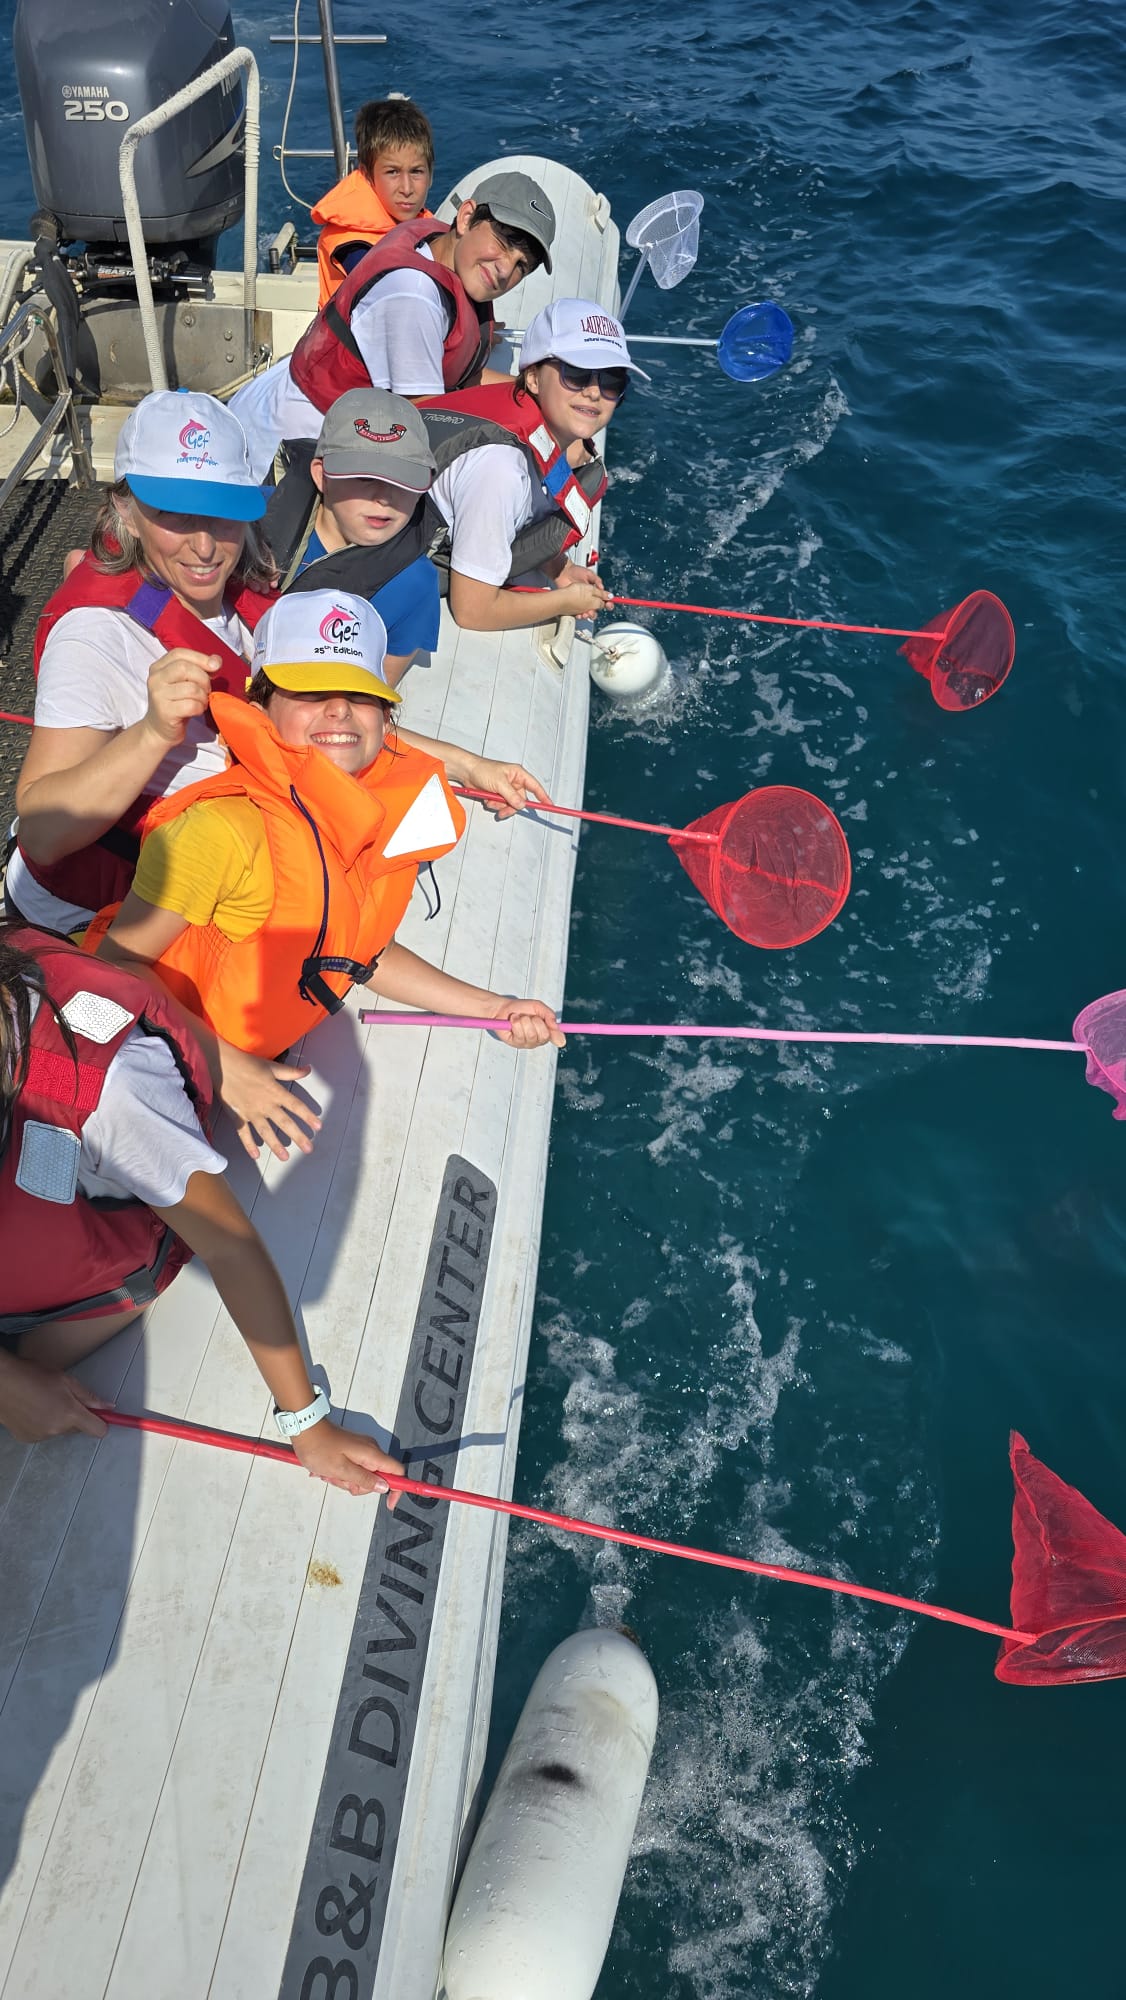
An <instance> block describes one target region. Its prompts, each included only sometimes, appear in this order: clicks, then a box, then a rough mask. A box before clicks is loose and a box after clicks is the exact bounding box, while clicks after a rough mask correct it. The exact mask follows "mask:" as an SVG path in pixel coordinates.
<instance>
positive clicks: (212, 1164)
mask: <svg viewBox="0 0 1126 2000" xmlns="http://www.w3.org/2000/svg"><path fill="white" fill-rule="evenodd" d="M39 1004H40V1002H39V995H38V994H37V993H36V994H33V995H32V1018H33V1019H34V1010H35V1009H36V1008H37V1007H38V1006H39ZM76 1042H77V1045H78V1049H79V1053H80V1054H81V1050H82V1037H81V1036H80V1035H79V1036H76ZM226 1167H227V1162H226V1160H225V1159H224V1158H223V1155H222V1154H221V1153H217V1152H216V1151H215V1148H214V1146H212V1145H211V1144H210V1142H209V1140H208V1138H207V1136H206V1134H205V1133H204V1130H203V1127H202V1125H201V1124H200V1122H199V1119H198V1117H197V1116H196V1112H195V1107H194V1105H193V1104H192V1101H191V1099H190V1097H189V1096H188V1093H187V1091H186V1089H185V1088H184V1079H183V1077H182V1076H181V1074H180V1071H179V1069H178V1067H177V1064H176V1058H175V1057H174V1055H173V1054H172V1051H171V1049H170V1048H169V1046H168V1044H167V1042H166V1041H165V1040H164V1038H163V1036H161V1035H150V1034H148V1033H147V1032H146V1031H145V1029H144V1028H140V1027H137V1028H134V1029H133V1031H132V1033H131V1034H130V1035H129V1036H127V1038H126V1040H125V1041H124V1042H123V1043H122V1045H121V1047H120V1048H119V1050H118V1052H117V1054H116V1055H115V1056H114V1058H113V1061H112V1062H111V1063H110V1066H109V1068H108V1070H107V1071H106V1077H105V1082H104V1083H103V1085H102V1094H101V1097H100V1099H99V1101H98V1105H97V1108H96V1109H95V1110H94V1111H92V1112H91V1113H90V1116H89V1118H88V1119H87V1120H86V1123H85V1125H84V1126H83V1128H82V1143H81V1151H80V1153H79V1156H78V1187H79V1190H80V1192H81V1193H82V1194H84V1195H87V1196H89V1197H90V1198H91V1199H101V1198H103V1197H104V1198H107V1199H110V1200H114V1201H121V1200H129V1199H131V1200H135V1201H144V1202H148V1203H149V1204H150V1206H152V1207H156V1208H172V1207H173V1206H174V1205H175V1203H176V1202H178V1201H182V1200H183V1198H184V1192H185V1190H186V1188H187V1185H188V1182H189V1180H190V1179H191V1176H192V1175H193V1174H196V1173H200V1174H222V1173H225V1172H226ZM59 1285H60V1290H61V1291H62V1292H63V1293H64V1295H65V1294H66V1293H67V1292H68V1291H69V1292H70V1293H71V1295H72V1296H73V1295H74V1294H75V1293H80V1292H81V1289H82V1287H81V1285H80V1284H79V1285H70V1284H68V1282H67V1278H66V1275H65V1273H60V1277H59Z"/></svg>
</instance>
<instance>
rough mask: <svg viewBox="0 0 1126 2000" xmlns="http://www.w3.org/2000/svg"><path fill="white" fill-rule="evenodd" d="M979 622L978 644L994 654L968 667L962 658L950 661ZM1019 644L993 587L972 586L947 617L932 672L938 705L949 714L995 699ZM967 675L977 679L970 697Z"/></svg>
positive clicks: (975, 636) (931, 681)
mask: <svg viewBox="0 0 1126 2000" xmlns="http://www.w3.org/2000/svg"><path fill="white" fill-rule="evenodd" d="M975 623H976V625H977V628H978V629H977V631H976V633H975V634H974V644H975V646H976V647H977V648H979V649H983V650H986V651H988V652H989V653H990V654H992V655H993V657H992V658H991V659H990V661H989V662H988V663H987V664H986V665H985V666H984V667H982V668H979V667H974V666H970V667H967V666H965V665H964V664H962V663H960V662H958V661H949V662H947V660H946V655H947V653H948V651H949V649H950V647H951V646H952V645H953V644H954V642H955V641H956V640H957V639H959V638H962V637H963V636H964V635H966V634H967V632H968V631H969V628H970V626H971V625H973V624H975ZM1016 644H1017V641H1016V630H1015V628H1014V625H1013V621H1012V619H1011V617H1010V616H1009V613H1008V611H1007V610H1006V608H1005V606H1004V605H1003V604H1002V602H1001V600H1000V598H999V597H997V596H996V595H995V594H994V592H993V591H991V590H972V591H971V592H970V594H969V596H968V597H963V599H962V602H961V603H960V604H958V605H955V607H954V610H953V611H952V612H951V613H950V616H949V618H948V619H947V621H946V628H945V630H944V631H943V632H942V634H941V644H940V645H939V648H938V651H937V653H936V654H935V657H934V660H933V662H932V664H931V667H930V669H929V673H928V679H929V680H930V687H931V693H932V694H933V696H934V698H935V700H936V702H937V703H938V706H939V707H940V708H941V709H944V710H945V711H946V713H947V714H948V715H955V714H961V713H962V712H964V711H966V710H968V709H974V708H981V707H982V706H983V704H984V703H985V702H987V701H991V700H992V698H993V696H994V695H995V694H996V693H997V692H998V690H999V689H1000V688H1003V687H1004V685H1005V682H1006V681H1007V680H1008V678H1009V674H1010V673H1011V671H1012V665H1013V660H1014V658H1015V656H1016ZM967 675H968V676H969V677H970V678H971V680H972V682H973V687H972V693H971V695H970V698H969V699H967V698H966V695H967V692H968V689H967V682H966V676H967ZM959 684H960V691H959Z"/></svg>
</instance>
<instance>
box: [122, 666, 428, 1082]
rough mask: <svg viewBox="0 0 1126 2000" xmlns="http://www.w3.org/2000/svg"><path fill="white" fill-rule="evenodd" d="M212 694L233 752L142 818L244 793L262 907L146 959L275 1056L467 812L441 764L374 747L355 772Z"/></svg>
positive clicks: (340, 984) (346, 972)
mask: <svg viewBox="0 0 1126 2000" xmlns="http://www.w3.org/2000/svg"><path fill="white" fill-rule="evenodd" d="M211 706H212V712H213V714H214V717H215V722H216V725H217V727H218V729H219V731H220V734H221V735H222V737H223V739H224V741H225V742H226V744H227V747H228V748H229V750H230V752H231V755H232V757H233V758H234V759H235V761H234V762H233V763H232V765H231V768H230V770H229V771H225V772H223V773H221V774H220V775H218V776H216V777H213V778H204V779H202V780H201V782H200V783H199V784H198V785H189V786H186V787H185V788H184V790H183V791H180V792H176V793H174V794H173V795H172V796H171V797H170V798H167V799H162V800H161V801H160V803H159V805H157V806H154V808H153V810H152V812H151V814H150V816H149V821H148V825H149V826H150V827H151V826H161V825H164V824H165V823H166V822H167V821H168V820H170V819H174V818H175V816H176V815H177V813H181V812H186V811H187V809H188V808H189V806H193V805H197V804H199V803H200V802H201V801H203V800H206V799H224V798H248V799H251V800H253V802H254V804H255V805H256V806H258V808H259V810H260V811H261V814H262V820H263V825H264V828H265V833H266V839H267V842H268V844H269V850H270V861H271V865H272V867H273V874H274V902H273V907H272V909H271V911H270V914H269V916H268V917H267V918H266V921H265V923H264V924H263V925H262V926H261V927H260V928H259V929H258V930H257V931H254V932H252V933H251V935H250V936H249V937H247V938H241V939H235V940H233V939H231V938H228V937H226V936H225V935H224V933H223V932H222V931H221V930H220V929H219V928H218V926H217V925H216V924H214V923H210V924H205V925H201V924H189V925H188V927H187V929H186V930H185V931H184V932H183V933H182V934H181V936H180V937H178V938H177V939H176V942H175V943H174V944H173V945H170V946H169V948H168V950H167V951H166V952H165V953H164V954H163V956H162V957H161V958H160V959H159V960H158V961H157V967H158V970H159V973H160V977H161V979H162V980H163V982H164V984H165V985H166V986H167V987H168V988H169V990H170V991H171V992H172V993H174V994H175V995H176V997H177V999H179V1000H182V1001H183V1003H184V1005H185V1006H186V1007H188V1008H190V1010H191V1012H192V1013H193V1014H198V1015H199V1016H200V1017H201V1018H202V1019H203V1020H205V1021H206V1022H208V1023H209V1025H210V1026H211V1027H212V1028H213V1029H214V1030H215V1032H216V1034H218V1035H221V1036H222V1038H223V1040H224V1041H227V1042H230V1043H232V1044H233V1046H234V1047H235V1048H240V1049H245V1050H246V1051H247V1053H248V1054H250V1055H262V1056H276V1055H277V1054H278V1053H279V1051H280V1050H282V1049H285V1048H288V1047H289V1046H290V1044H291V1043H293V1042H296V1041H298V1040H299V1039H300V1037H301V1036H302V1035H303V1034H305V1033H306V1031H307V1030H308V1029H309V1028H312V1027H314V1026H315V1025H316V1023H317V1022H318V1021H320V1020H322V1019H323V1017H324V1016H325V1015H326V1014H329V1013H336V1012H337V1011H338V1010H339V1008H340V1007H342V1006H343V1004H344V1002H343V996H344V995H345V994H346V993H347V992H348V991H349V990H350V988H351V987H352V986H353V985H354V984H356V983H358V982H359V981H362V980H365V979H368V978H370V977H371V974H372V972H373V971H374V970H375V966H376V964H377V962H378V959H379V954H380V952H381V951H382V950H383V949H384V947H385V946H386V945H388V944H390V942H391V939H392V938H393V937H394V935H395V932H396V930H397V928H398V926H399V924H400V922H401V921H402V918H403V916H404V914H405V912H406V908H407V904H408V903H409V901H410V896H411V890H412V889H413V888H414V884H415V878H416V876H417V874H418V870H419V866H420V865H421V864H422V863H423V862H426V861H433V860H436V859H437V857H438V856H439V855H441V854H448V853H449V851H450V849H451V848H452V847H454V846H456V844H457V842H458V840H459V839H460V838H461V835H462V833H463V831H464V829H465V814H464V812H463V810H462V808H461V806H460V805H459V803H458V801H457V799H455V798H454V796H453V794H452V792H451V791H450V790H449V787H448V785H447V784H446V780H445V775H444V773H443V770H442V766H441V765H440V764H439V763H438V762H437V761H436V760H435V759H434V758H433V757H428V756H426V755H425V754H424V752H422V751H421V750H413V749H408V748H407V747H406V745H401V746H399V747H397V748H395V749H390V748H388V747H386V746H385V747H384V748H383V749H382V750H381V751H380V753H379V756H378V757H377V758H376V760H375V762H374V764H371V765H369V767H368V769H367V770H366V771H362V772H361V773H360V775H359V776H358V777H355V778H354V777H351V776H350V775H349V774H348V773H347V772H346V771H341V770H339V769H338V768H337V766H336V765H335V764H333V763H331V762H330V761H329V759H328V758H327V757H325V756H323V755H322V753H321V752H320V751H319V750H316V749H312V748H310V749H306V750H295V749H291V748H290V747H289V746H288V745H287V744H285V743H283V742H282V740H281V738H280V737H279V735H278V733H277V731H276V730H275V729H274V727H273V725H272V724H271V723H270V721H269V720H268V718H267V716H266V714H265V713H264V711H263V710H262V709H260V708H257V707H255V706H254V705H253V704H252V703H248V702H241V701H234V700H232V698H231V697H230V696H229V695H215V696H214V697H213V699H212V704H211ZM412 811H413V815H414V817H413V821H412ZM435 820H437V821H438V822H439V825H438V829H437V831H436V830H435ZM443 828H444V831H443Z"/></svg>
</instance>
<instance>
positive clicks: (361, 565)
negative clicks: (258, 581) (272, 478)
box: [263, 389, 440, 687]
mask: <svg viewBox="0 0 1126 2000" xmlns="http://www.w3.org/2000/svg"><path fill="white" fill-rule="evenodd" d="M286 457H287V460H288V469H287V471H286V473H285V476H284V478H283V479H282V480H281V481H280V483H279V485H278V486H277V488H276V490H275V492H274V495H273V498H272V499H271V501H270V504H269V507H268V509H267V512H266V519H265V522H264V523H263V526H264V528H265V531H266V537H267V540H268V541H269V543H270V547H271V549H272V550H273V553H274V558H275V560H276V562H277V565H278V570H279V574H280V579H281V587H282V590H283V591H284V592H285V593H286V594H288V593H290V592H292V591H303V590H348V591H351V592H352V594H353V596H356V597H367V598H370V600H371V602H372V603H373V604H374V606H375V608H376V610H377V611H378V612H379V615H380V617H381V618H382V620H383V623H384V625H385V626H386V627H387V656H386V659H385V661H384V668H383V673H384V679H385V680H386V681H387V682H388V683H389V685H390V686H391V687H397V686H398V684H399V681H400V680H401V679H402V676H403V675H404V674H405V672H406V670H407V668H408V667H409V666H410V663H411V661H412V660H413V658H414V656H415V654H416V653H419V652H427V653H428V652H431V651H433V648H434V647H435V646H436V645H437V643H438V624H439V618H440V601H439V595H438V575H437V571H436V570H435V568H434V565H433V564H432V563H431V562H429V561H428V560H427V554H426V550H427V545H428V543H429V541H430V538H431V537H430V530H429V528H428V526H427V522H426V519H425V498H426V494H427V492H428V491H429V488H430V486H431V483H432V481H433V478H434V471H435V466H434V454H433V452H432V451H431V449H430V441H429V439H428V437H427V435H426V426H425V424H424V423H423V421H422V418H421V416H420V415H419V413H418V411H417V410H416V409H415V407H414V405H413V403H408V402H407V401H406V399H405V397H403V396H392V395H391V394H390V393H389V391H388V390H386V389H350V390H349V391H348V393H347V395H344V396H339V397H338V398H337V400H336V402H335V403H334V404H333V406H332V408H331V409H330V410H329V412H328V414H327V416H326V417H325V420H324V423H323V424H322V426H321V433H320V436H319V438H318V439H317V441H316V444H315V445H309V444H308V443H307V441H306V440H304V439H301V440H298V441H296V442H294V443H293V444H291V445H289V446H288V447H287V449H286Z"/></svg>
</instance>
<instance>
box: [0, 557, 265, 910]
mask: <svg viewBox="0 0 1126 2000" xmlns="http://www.w3.org/2000/svg"><path fill="white" fill-rule="evenodd" d="M275 597H276V592H273V591H271V592H264V591H260V590H252V589H251V588H250V586H249V585H248V584H242V585H240V586H239V588H238V589H237V590H236V591H234V592H232V593H231V595H230V596H229V597H228V598H227V600H226V607H225V608H226V609H227V610H228V611H235V612H237V614H238V616H239V617H240V618H241V619H242V622H243V624H244V625H247V626H249V627H250V629H251V631H253V629H254V627H255V626H256V625H257V623H258V620H259V619H260V618H261V617H262V615H263V613H264V612H266V611H268V610H269V608H270V606H271V604H273V603H274V601H275ZM87 607H90V608H93V607H98V608H101V609H106V610H111V611H124V613H125V615H126V617H128V618H131V619H132V620H133V622H134V624H136V625H140V626H141V627H142V628H143V630H144V631H146V632H151V633H152V635H153V637H154V638H155V639H159V641H160V643H161V645H162V646H163V647H164V649H165V651H166V652H171V651H172V650H173V648H174V647H176V646H185V647H188V648H189V649H190V650H191V651H193V652H196V653H217V654H218V655H219V658H220V659H221V661H222V663H223V664H222V666H221V668H220V670H219V672H218V673H217V674H216V676H215V679H214V681H213V682H212V686H213V687H216V688H219V689H223V690H225V691H226V692H227V693H230V694H239V695H242V694H245V692H246V661H245V660H244V659H243V658H242V656H241V654H239V653H235V652H233V651H232V649H231V648H230V646H227V645H224V643H223V641H222V640H221V639H220V638H219V637H218V635H217V634H216V633H214V632H212V631H211V630H210V628H209V627H208V626H206V625H205V624H204V622H203V620H202V618H198V617H197V616H196V614H195V612H194V611H190V610H189V609H188V607H187V605H186V604H182V603H181V602H180V599H179V598H178V597H177V596H176V595H175V593H174V591H172V590H170V589H169V587H168V585H167V584H164V583H155V582H150V581H148V580H147V579H146V578H145V577H143V576H141V575H140V573H139V572H138V571H137V570H135V569H129V570H125V571H124V572H123V573H121V574H120V575H117V576H107V575H106V574H105V572H104V570H101V569H99V568H98V564H97V559H96V558H95V556H94V555H93V554H92V553H91V551H90V550H87V552H86V554H85V555H84V556H83V558H82V561H81V562H80V563H76V564H75V567H74V569H73V570H72V571H71V573H70V575H69V576H68V578H67V580H66V582H65V583H63V584H60V586H59V588H58V590H56V591H55V593H54V595H53V596H52V597H49V598H48V599H47V602H46V604H45V605H44V607H43V610H42V612H41V613H40V616H39V622H38V624H37V626H36V628H35V645H34V660H35V671H36V673H38V672H39V663H40V661H41V659H42V657H43V648H44V646H45V645H46V643H47V640H48V638H49V637H50V634H51V632H52V631H53V630H54V628H55V626H56V625H57V624H58V621H59V619H60V618H63V617H65V616H66V613H67V612H68V611H78V610H82V609H85V608H87ZM152 803H153V794H152V793H151V792H142V794H141V796H140V797H139V798H137V799H134V801H133V803H132V805H131V806H129V807H127V809H126V811H125V812H123V813H122V815H121V817H120V819H119V820H118V821H117V822H116V824H115V825H114V826H111V827H107V829H106V831H105V833H103V834H102V835H101V836H100V837H99V839H97V840H96V841H94V842H93V843H92V844H91V845H90V846H89V847H83V848H79V850H78V851H77V853H75V854H65V855H63V857H62V859H61V860H59V861H47V862H45V861H33V860H32V859H31V856H30V855H29V854H28V853H27V852H26V851H25V849H24V848H23V847H22V846H21V848H20V855H21V858H22V860H23V863H24V866H25V867H26V869H27V871H28V873H29V874H30V875H31V876H32V877H33V878H34V880H35V881H36V882H38V884H39V886H40V888H42V889H46V890H47V891H48V892H49V894H51V895H52V896H57V897H58V899H59V901H60V902H63V903H75V904H78V905H79V907H80V908H82V909H88V910H100V909H101V907H102V905H103V904H104V903H111V902H115V901H118V900H119V899H120V898H121V897H122V896H124V894H125V892H126V890H127V889H128V887H129V884H130V882H131V881H132V879H133V870H134V868H135V866H136V862H137V855H138V852H139V851H140V838H139V832H140V827H141V823H142V821H143V819H144V817H145V814H146V812H147V811H148V809H149V807H150V806H151V805H152Z"/></svg>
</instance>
